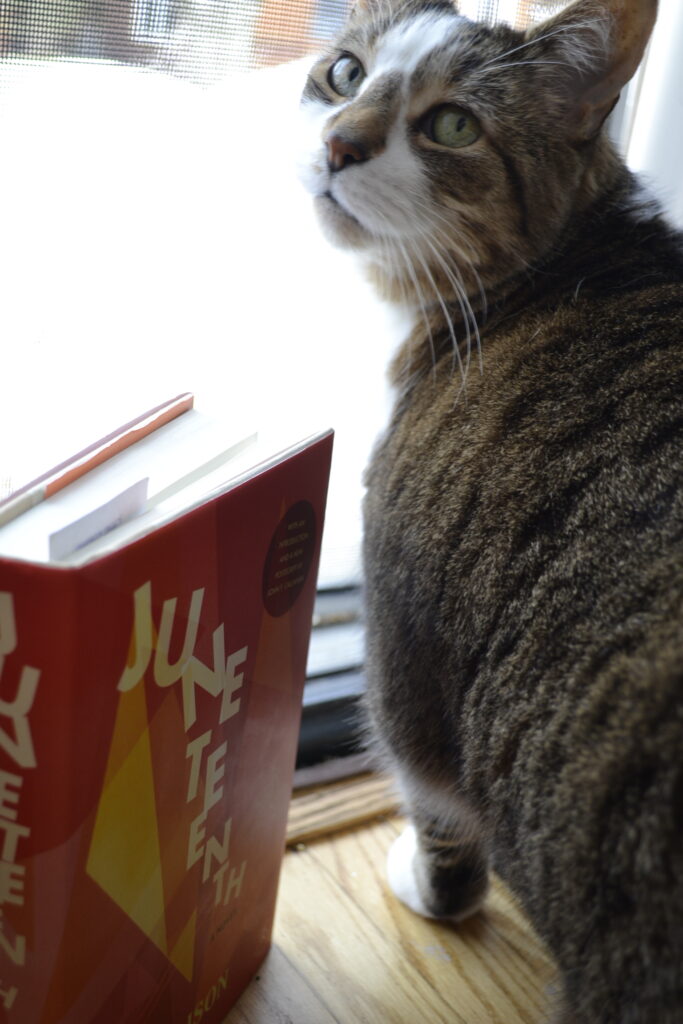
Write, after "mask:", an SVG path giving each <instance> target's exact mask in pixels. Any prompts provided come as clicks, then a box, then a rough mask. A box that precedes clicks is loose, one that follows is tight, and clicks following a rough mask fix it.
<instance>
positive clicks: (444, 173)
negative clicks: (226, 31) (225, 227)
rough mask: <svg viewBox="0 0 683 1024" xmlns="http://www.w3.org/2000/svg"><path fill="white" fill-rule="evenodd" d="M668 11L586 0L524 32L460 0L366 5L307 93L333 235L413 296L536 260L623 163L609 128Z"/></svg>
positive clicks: (326, 222)
mask: <svg viewBox="0 0 683 1024" xmlns="http://www.w3.org/2000/svg"><path fill="white" fill-rule="evenodd" d="M656 8H657V0H577V2H575V3H573V4H571V5H570V6H569V7H568V8H566V9H564V10H563V11H561V12H560V14H558V15H556V16H555V17H554V18H552V19H551V20H549V21H546V22H544V23H542V24H540V25H536V26H535V27H533V28H532V29H530V30H528V31H526V32H522V31H516V30H514V29H511V28H508V27H507V26H504V25H499V26H496V27H493V28H491V27H487V26H486V25H481V24H475V23H473V22H470V21H468V20H467V19H465V18H464V17H461V16H460V15H459V13H458V11H457V8H456V6H454V4H452V3H450V2H448V0H357V3H356V5H355V7H354V8H353V9H352V12H351V15H350V18H349V21H348V24H347V25H346V27H345V29H344V31H343V32H342V33H341V35H340V36H339V37H338V38H337V39H336V40H335V42H334V44H333V46H332V47H331V49H330V50H329V52H327V53H326V54H325V55H324V56H323V57H322V58H321V59H320V60H318V61H317V62H316V64H315V65H314V66H313V68H312V70H311V72H310V75H309V77H308V81H307V84H306V88H305V90H304V94H303V98H302V116H303V119H304V121H305V124H306V126H307V130H309V131H310V134H309V144H310V151H309V152H308V154H307V156H306V158H305V167H304V170H303V174H302V176H303V179H304V183H305V185H306V186H307V188H308V189H309V190H310V191H311V192H312V194H313V196H314V197H315V203H316V207H317V211H318V214H319V217H320V220H321V223H322V225H323V227H324V229H325V231H326V233H327V234H328V236H329V237H330V238H331V239H332V240H333V241H334V242H336V243H337V244H340V245H343V246H347V247H350V248H354V249H360V250H363V251H364V252H365V253H366V254H367V255H368V256H369V258H370V262H371V263H373V264H375V266H376V267H377V268H379V271H380V276H382V275H383V277H384V280H385V284H386V283H387V282H388V284H389V287H388V290H389V292H391V287H392V281H394V280H395V281H398V282H399V283H400V287H401V291H402V292H403V293H404V294H406V292H410V291H411V281H412V279H414V278H415V276H416V275H418V276H422V277H424V275H425V274H427V275H431V276H432V277H433V278H435V279H439V284H440V285H441V286H442V287H444V286H445V290H446V292H450V293H453V291H455V292H457V291H458V288H455V289H454V288H452V287H448V281H449V280H450V281H451V283H453V281H452V279H453V278H454V277H456V276H460V277H461V284H462V283H463V282H462V276H464V278H465V284H466V289H467V291H469V292H471V291H472V290H473V289H474V287H475V282H476V284H477V287H478V286H479V285H480V282H481V280H483V282H484V284H485V285H487V286H488V285H491V284H493V283H495V282H496V281H500V280H503V279H505V278H506V277H510V276H512V275H513V274H514V273H515V272H518V271H520V270H522V269H523V268H525V267H527V266H529V265H530V264H533V263H534V262H536V261H538V260H539V258H541V257H542V256H543V254H544V253H545V252H547V251H548V250H550V249H552V247H553V245H554V244H555V243H556V241H557V238H558V236H559V235H560V234H561V233H562V232H563V230H564V229H565V228H566V226H567V224H568V223H569V222H570V221H571V218H572V217H573V216H575V215H576V213H577V212H579V211H581V210H583V209H585V208H586V207H587V206H588V205H589V204H590V203H591V202H592V201H593V199H594V198H595V197H596V195H597V194H599V192H600V191H601V190H603V189H604V188H605V187H606V185H607V184H608V183H609V181H610V180H611V179H612V178H613V177H614V174H615V173H616V167H617V166H618V164H617V159H616V156H615V155H614V153H613V151H612V149H611V147H610V145H609V143H608V142H607V141H606V138H605V133H604V131H603V130H602V126H603V123H604V120H605V118H606V117H607V115H608V113H609V112H610V110H611V109H612V107H613V105H614V103H615V102H616V100H617V98H618V96H619V92H620V90H621V88H622V87H623V85H624V84H625V83H626V82H627V81H628V80H629V79H630V77H631V76H632V74H633V73H634V71H635V69H636V67H637V66H638V63H639V62H640V59H641V57H642V54H643V51H644V48H645V46H646V44H647V40H648V38H649V35H650V32H651V29H652V26H653V24H654V20H655V17H656ZM409 268H410V269H409ZM413 283H414V281H413ZM394 292H396V288H395V287H394Z"/></svg>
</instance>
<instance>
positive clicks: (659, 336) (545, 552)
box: [366, 213, 683, 984]
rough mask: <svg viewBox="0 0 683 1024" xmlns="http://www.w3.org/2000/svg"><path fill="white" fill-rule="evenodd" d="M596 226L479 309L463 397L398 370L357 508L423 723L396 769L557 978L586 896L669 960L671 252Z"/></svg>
mask: <svg viewBox="0 0 683 1024" xmlns="http://www.w3.org/2000/svg"><path fill="white" fill-rule="evenodd" d="M603 220H604V221H605V222H603V221H601V220H600V218H599V217H598V218H597V220H596V222H595V224H594V227H593V229H592V232H591V231H590V230H587V231H586V232H584V234H583V236H580V237H578V238H577V241H576V243H575V245H574V247H573V250H572V252H571V253H568V254H567V256H565V257H564V258H563V259H562V260H560V261H558V262H556V263H555V264H551V265H549V266H548V267H547V268H546V270H545V271H544V272H542V275H541V276H539V277H537V278H536V281H535V282H534V284H533V285H530V286H529V287H527V288H526V289H524V288H523V289H522V290H521V291H520V293H519V295H518V296H517V297H516V298H514V297H513V299H512V302H508V303H507V305H506V306H505V309H504V311H503V312H502V313H501V314H500V315H499V319H498V322H496V320H495V318H496V313H495V311H494V312H493V314H492V318H491V319H492V323H491V326H490V329H489V330H487V331H486V332H485V333H484V338H483V346H484V364H483V372H482V373H481V374H480V373H479V371H478V370H477V369H476V368H474V367H471V368H470V377H469V380H468V386H467V389H466V392H461V393H460V394H459V381H458V378H457V373H455V372H454V368H453V361H452V358H451V356H450V355H449V354H448V353H447V352H446V351H444V352H443V353H442V354H441V356H440V358H439V349H438V344H437V346H436V349H437V359H436V365H435V366H434V367H433V368H429V366H428V365H427V363H426V362H425V366H424V369H423V372H422V373H421V374H419V373H418V374H415V370H414V367H413V378H412V384H411V385H409V386H408V387H406V389H405V394H404V396H403V399H402V400H401V401H399V402H398V404H397V407H396V413H395V419H394V422H393V424H392V426H391V428H390V429H389V431H388V432H387V435H386V436H385V438H384V439H383V441H382V442H381V444H380V445H379V446H378V449H377V451H376V455H375V459H374V462H373V464H372V466H371V469H370V472H369V484H370V487H369V494H368V499H367V509H366V530H367V538H366V570H367V572H368V575H369V577H370V585H369V587H368V592H369V595H370V605H369V616H370V619H371V621H372V623H373V628H372V634H373V637H376V638H377V637H380V638H381V640H379V641H376V642H381V643H382V644H386V649H387V650H389V649H391V647H392V645H396V646H397V647H398V649H400V650H401V652H402V655H403V657H404V658H405V659H406V661H408V662H410V660H411V659H413V660H414V661H415V665H416V669H415V678H416V679H417V678H418V676H419V678H421V679H423V680H425V681H426V682H425V683H424V688H423V691H422V693H421V694H420V696H419V698H418V700H419V702H420V704H424V705H425V706H428V705H430V704H431V706H432V713H431V714H427V713H424V714H423V717H424V718H425V721H426V722H428V723H429V733H430V735H429V737H427V736H422V737H421V738H420V739H419V740H418V739H417V736H416V738H415V743H414V750H415V759H416V760H415V765H414V767H415V768H419V764H418V762H419V761H420V759H421V758H422V761H423V764H422V767H423V768H426V767H427V766H426V761H425V755H424V751H425V750H426V749H428V750H435V751H439V755H438V759H440V761H441V763H443V762H444V759H447V760H448V762H449V763H450V764H451V766H452V770H453V773H454V776H457V782H458V785H459V786H460V787H462V788H463V789H464V791H465V792H467V793H468V794H469V795H471V796H472V798H473V800H474V801H475V802H476V803H477V804H478V805H479V806H480V807H483V808H486V809H488V815H489V827H490V828H491V829H492V831H493V833H494V834H495V836H496V843H495V850H496V864H497V867H498V869H499V870H500V871H501V872H502V873H503V874H504V875H505V876H506V877H507V878H508V880H509V881H510V882H511V884H512V885H513V887H514V888H515V889H517V891H519V892H523V893H525V894H527V907H528V909H529V910H530V911H531V913H532V916H533V917H534V919H535V921H536V923H537V925H538V926H539V927H541V930H542V931H543V932H544V934H545V936H546V938H547V939H549V940H550V941H551V945H552V946H553V948H554V949H555V950H561V949H562V948H567V947H572V945H573V946H574V947H576V948H575V949H574V950H573V954H570V955H569V956H568V961H571V960H572V955H574V956H576V955H578V954H577V952H576V951H577V949H579V947H580V946H581V944H583V943H586V942H589V941H591V940H590V936H591V935H593V936H594V940H595V942H596V944H597V946H599V944H600V942H604V935H603V934H602V927H603V925H602V924H601V923H600V922H599V921H592V922H591V921H587V919H586V913H587V907H590V906H591V899H592V900H593V903H594V904H595V906H596V908H598V907H599V908H600V909H599V911H598V910H596V913H598V912H599V913H602V914H603V915H604V922H603V924H606V922H607V921H608V920H613V919H612V917H611V915H612V912H613V911H615V908H616V912H617V913H619V912H620V908H621V909H623V912H624V913H625V914H626V915H627V917H628V916H629V915H630V919H631V923H633V920H635V921H636V922H637V927H636V930H635V932H634V935H636V934H640V938H641V939H642V938H643V936H645V935H646V934H648V932H649V931H652V930H653V929H654V931H656V932H657V934H653V935H652V936H650V938H651V939H652V941H653V942H654V943H655V944H660V945H661V943H664V944H666V943H667V942H669V944H670V941H671V936H672V934H674V932H675V933H676V934H677V935H678V938H679V940H680V941H683V891H682V890H681V888H680V886H677V883H676V879H678V878H680V877H681V872H683V839H682V836H683V700H682V699H681V698H682V694H683V246H682V245H681V239H680V237H679V236H676V235H675V234H674V233H672V232H670V231H669V230H668V229H667V228H666V227H665V226H664V225H663V224H662V222H661V221H659V219H658V218H655V219H653V220H647V219H638V218H634V217H633V216H632V215H629V216H625V215H623V214H617V213H614V214H613V215H611V216H610V217H606V218H603ZM607 221H608V223H607ZM543 274H544V275H545V276H543ZM412 358H413V363H415V358H416V357H415V355H414V354H413V356H412ZM401 359H404V360H406V359H408V353H407V350H406V352H404V353H403V355H402V356H401V357H399V361H398V362H397V372H398V375H399V377H400V371H401ZM405 365H408V364H407V363H405ZM388 609H390V611H387V610H388ZM399 630H400V631H401V635H400V636H398V635H397V631H399ZM371 657H372V651H371ZM392 696H393V698H394V699H396V693H395V691H394V693H393V695H392ZM375 699H377V698H375ZM399 699H400V697H399ZM414 717H415V716H414ZM420 743H422V747H420ZM420 750H422V753H420ZM521 794H523V799H521ZM639 879H640V881H639ZM539 880H540V883H539ZM641 884H642V885H643V886H646V889H644V890H643V892H644V902H643V906H642V907H639V906H635V905H634V900H633V892H634V890H637V889H638V885H641ZM596 887H597V888H596ZM605 887H607V889H608V890H609V889H610V887H611V888H612V890H613V892H612V896H610V897H609V899H608V901H607V903H608V904H609V906H607V905H605V903H604V901H602V897H603V896H604V888H605ZM598 891H600V893H601V896H600V900H598V899H597V895H596V894H597V893H598ZM591 892H592V893H593V896H592V897H591ZM563 901H564V904H565V912H563V914H562V915H560V916H558V915H557V914H556V913H555V912H554V911H551V909H549V908H557V906H558V902H559V903H562V902H563ZM622 905H623V906H622ZM653 909H654V913H650V911H652V910H653ZM568 921H569V922H572V923H571V924H570V925H567V922H568ZM612 926H613V925H610V927H612ZM591 929H592V930H591ZM633 941H634V943H636V945H637V942H636V940H635V939H634V940H633ZM638 941H640V939H638ZM634 949H635V946H634V945H633V944H629V941H627V940H624V941H623V943H622V945H621V947H620V950H619V956H620V957H622V958H623V965H622V966H623V969H624V970H627V969H628V963H627V961H628V958H629V956H632V955H635V953H634ZM667 956H668V954H667ZM586 959H587V961H588V959H589V958H588V957H587V958H586ZM596 969H597V968H596ZM638 983H639V984H642V979H640V980H639V982H638Z"/></svg>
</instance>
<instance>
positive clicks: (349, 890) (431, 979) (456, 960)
mask: <svg viewBox="0 0 683 1024" xmlns="http://www.w3.org/2000/svg"><path fill="white" fill-rule="evenodd" d="M355 782H356V784H357V788H356V792H355V793H354V792H353V780H352V781H351V782H349V781H348V780H347V781H346V782H345V784H341V783H339V784H335V785H333V786H330V787H322V788H320V789H319V791H318V794H317V797H318V807H317V811H318V812H319V820H318V821H317V823H316V822H315V821H313V823H312V825H311V816H313V818H315V813H316V811H315V808H314V804H315V797H316V794H315V791H313V792H312V793H307V794H303V796H305V797H306V798H307V801H308V804H307V808H306V809H304V806H303V805H302V804H301V801H302V799H303V797H297V798H295V800H294V801H293V805H292V812H291V814H290V842H292V843H293V844H294V845H293V846H292V847H291V848H290V849H288V851H287V853H286V855H285V859H284V863H283V869H282V878H281V883H280V892H279V897H278V909H277V913H276V918H275V929H274V934H273V947H272V949H271V952H270V953H269V955H268V957H267V959H266V961H265V963H264V964H263V967H262V969H261V970H260V972H259V974H258V975H257V977H256V978H255V979H254V981H252V983H251V985H250V986H249V987H248V988H247V990H246V991H245V993H244V994H243V995H242V998H241V999H240V1000H239V1002H238V1003H237V1005H236V1006H235V1007H234V1008H233V1010H232V1011H231V1013H230V1014H229V1016H228V1018H227V1020H226V1022H225V1024H539V1022H541V1021H542V1020H543V1019H544V1013H545V1011H546V1009H547V999H546V995H545V991H546V988H547V986H548V985H549V984H552V982H553V979H554V968H553V964H552V961H551V959H550V957H549V955H548V953H547V952H546V950H545V949H544V947H543V945H542V943H541V942H540V941H539V939H538V938H537V937H536V935H535V934H534V932H533V931H532V929H531V927H530V926H529V924H528V923H527V922H526V920H525V918H524V916H523V915H522V913H521V912H520V910H519V909H518V907H517V906H516V905H515V902H514V900H513V898H512V897H511V895H510V894H509V893H508V891H507V890H506V889H505V887H504V886H503V885H502V883H501V882H500V881H499V880H498V879H495V878H494V879H493V885H492V889H491V892H490V895H489V897H488V900H487V902H486V905H485V907H484V909H483V910H482V911H481V912H480V913H479V914H478V915H476V916H475V917H474V918H472V919H471V920H469V921H467V922H465V923H463V924H461V925H459V926H458V927H455V926H451V925H445V924H440V923H438V922H434V921H427V920H424V919H422V918H420V917H418V916H416V915H415V914H413V913H411V912H410V911H409V910H408V909H407V908H406V907H404V906H403V905H402V904H400V903H399V902H398V901H397V900H396V899H395V898H394V896H393V895H392V894H391V892H390V891H389V890H388V888H387V885H386V882H385V880H384V863H385V860H386V854H387V850H388V848H389V846H390V845H391V843H392V841H393V840H394V839H395V838H396V836H397V835H398V834H399V833H400V831H401V829H402V828H403V825H404V820H403V819H402V818H400V817H398V816H396V815H395V814H394V813H393V808H394V807H395V806H396V797H395V795H394V793H393V789H391V787H390V786H389V785H388V784H387V783H386V782H384V788H382V780H379V781H378V779H377V778H376V777H371V776H364V777H362V778H361V779H359V780H355ZM344 786H346V787H347V792H346V796H345V797H344V796H343V795H342V790H343V789H344ZM349 786H351V789H348V787H349ZM373 794H374V796H373ZM364 795H365V796H366V797H367V799H368V802H370V800H371V798H372V799H374V800H375V802H376V803H381V804H383V805H386V804H388V805H389V806H388V808H385V813H384V814H383V815H382V817H379V818H378V817H377V813H379V812H375V817H374V820H370V821H367V820H363V819H364V817H365V815H363V814H362V813H361V807H362V805H363V797H364ZM298 803H299V807H297V804H298ZM345 805H348V806H349V807H350V813H351V818H352V819H353V821H354V824H352V826H351V827H346V828H344V827H343V825H344V820H345V816H344V812H343V808H344V806H345ZM331 808H335V809H336V810H334V811H331ZM332 813H334V814H336V822H337V823H336V824H334V823H333V824H329V823H328V830H327V833H326V834H322V835H320V838H306V840H305V841H304V839H303V836H304V835H306V836H309V837H310V836H311V835H313V834H315V835H319V834H320V833H321V832H323V833H325V829H324V828H323V827H322V818H323V817H324V816H325V815H327V816H328V818H329V816H330V814H332ZM306 816H308V819H306ZM306 820H308V824H307V825H306V827H305V828H303V829H302V822H304V823H305V821H306ZM337 829H342V830H337Z"/></svg>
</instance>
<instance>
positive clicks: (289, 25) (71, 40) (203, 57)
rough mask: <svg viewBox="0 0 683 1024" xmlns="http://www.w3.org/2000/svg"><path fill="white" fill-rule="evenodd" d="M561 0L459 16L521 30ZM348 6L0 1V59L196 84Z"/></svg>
mask: <svg viewBox="0 0 683 1024" xmlns="http://www.w3.org/2000/svg"><path fill="white" fill-rule="evenodd" d="M563 6H566V2H562V0H559V2H558V0H462V2H461V3H460V11H461V13H462V14H464V15H466V16H467V17H470V18H481V19H484V20H487V21H489V22H492V21H495V20H496V19H502V20H505V21H507V22H509V23H510V24H513V25H515V26H516V27H519V28H522V27H524V26H525V25H527V24H529V23H530V22H531V21H534V20H540V19H542V18H544V17H547V16H548V15H549V14H551V13H553V12H554V11H555V10H558V9H560V8H562V7H563ZM348 7H349V2H348V0H0V57H5V58H7V57H14V58H43V59H61V60H64V59H66V60H69V59H75V60H82V59H86V60H96V61H116V62H123V63H126V64H133V65H138V66H146V67H152V68H156V69H163V70H166V71H168V72H170V73H172V74H175V75H179V76H181V77H185V78H190V79H192V80H195V81H198V82H200V83H209V82H212V81H215V80H217V79H219V78H220V77H221V76H222V75H225V74H226V73H228V72H232V71H238V70H251V69H254V68H258V67H264V66H268V65H272V64H279V63H283V62H285V61H288V60H292V59H294V58H296V57H301V56H303V55H304V54H305V53H309V52H313V51H315V50H316V49H317V48H319V47H320V46H321V44H322V43H324V41H325V40H327V39H329V38H330V37H331V36H333V35H334V33H335V32H336V31H337V30H338V29H339V27H340V26H341V25H342V23H343V21H344V18H345V15H346V12H347V9H348Z"/></svg>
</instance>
